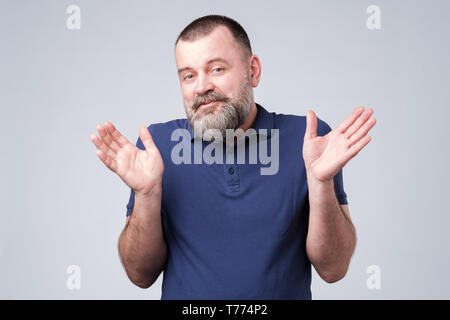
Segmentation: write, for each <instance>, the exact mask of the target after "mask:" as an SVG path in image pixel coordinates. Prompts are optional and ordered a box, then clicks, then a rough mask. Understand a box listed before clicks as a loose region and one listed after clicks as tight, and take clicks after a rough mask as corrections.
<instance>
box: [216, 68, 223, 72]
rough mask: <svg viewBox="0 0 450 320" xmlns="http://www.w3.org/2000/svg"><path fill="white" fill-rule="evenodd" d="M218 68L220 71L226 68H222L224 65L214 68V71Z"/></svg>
mask: <svg viewBox="0 0 450 320" xmlns="http://www.w3.org/2000/svg"><path fill="white" fill-rule="evenodd" d="M216 70H218V71H217V72H220V71H222V70H224V68H222V67H217V68H214V71H216Z"/></svg>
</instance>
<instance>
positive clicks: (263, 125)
mask: <svg viewBox="0 0 450 320" xmlns="http://www.w3.org/2000/svg"><path fill="white" fill-rule="evenodd" d="M255 105H256V110H257V113H256V118H255V120H254V121H253V125H252V126H251V127H252V128H253V129H255V130H256V133H257V134H263V135H266V136H267V138H270V137H271V129H274V128H275V119H274V115H273V113H269V112H268V111H267V110H266V109H264V108H263V107H262V106H261V105H260V104H258V103H255ZM186 129H187V130H188V131H189V135H190V138H191V142H192V141H193V140H194V130H193V129H192V128H191V126H190V125H189V122H188V121H186ZM260 129H266V132H260Z"/></svg>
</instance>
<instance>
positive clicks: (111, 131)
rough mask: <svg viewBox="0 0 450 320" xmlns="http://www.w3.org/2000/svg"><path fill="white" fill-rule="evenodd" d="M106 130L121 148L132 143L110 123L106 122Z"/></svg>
mask: <svg viewBox="0 0 450 320" xmlns="http://www.w3.org/2000/svg"><path fill="white" fill-rule="evenodd" d="M105 128H106V130H107V131H108V133H109V134H110V135H111V137H112V139H113V140H114V141H115V142H116V143H117V145H118V146H119V147H123V146H125V145H126V144H128V143H130V142H129V141H128V139H127V138H125V136H124V135H122V134H121V133H120V132H119V130H117V129H116V127H115V126H114V125H113V124H112V123H111V122H109V121H106V122H105Z"/></svg>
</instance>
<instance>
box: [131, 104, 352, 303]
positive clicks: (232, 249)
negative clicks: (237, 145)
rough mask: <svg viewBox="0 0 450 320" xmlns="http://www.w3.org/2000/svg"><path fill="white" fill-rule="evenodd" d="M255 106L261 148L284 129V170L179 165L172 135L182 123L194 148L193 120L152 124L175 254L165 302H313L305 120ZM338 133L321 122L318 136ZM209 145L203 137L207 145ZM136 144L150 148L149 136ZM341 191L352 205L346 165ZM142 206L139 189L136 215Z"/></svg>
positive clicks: (165, 220)
mask: <svg viewBox="0 0 450 320" xmlns="http://www.w3.org/2000/svg"><path fill="white" fill-rule="evenodd" d="M256 106H257V109H258V112H257V115H256V119H255V121H254V124H253V126H252V128H254V129H255V130H256V132H257V133H258V134H257V135H258V139H257V144H258V148H259V147H260V144H261V143H262V142H264V141H265V142H269V145H270V141H271V140H273V139H274V137H273V136H272V131H271V129H278V134H279V137H278V138H279V168H278V171H277V172H276V174H271V175H262V174H261V170H260V169H261V168H262V167H268V166H269V165H268V164H267V162H262V161H260V159H259V158H258V160H257V163H256V164H255V163H249V162H250V161H248V160H247V161H245V163H243V164H242V163H238V161H234V162H233V163H226V162H227V161H223V163H222V164H221V163H213V164H207V163H205V162H204V161H202V163H201V164H194V163H193V161H192V162H191V163H190V164H189V163H181V164H176V163H174V161H172V150H173V148H174V147H175V145H177V144H179V143H180V141H181V140H182V139H184V137H183V138H182V137H179V138H180V139H179V140H177V141H172V139H171V137H172V133H173V132H174V131H175V130H176V129H179V128H182V129H186V130H185V131H186V132H188V135H187V136H186V137H185V138H186V139H189V140H188V141H189V143H190V144H192V150H193V149H194V148H193V145H194V143H195V142H194V141H195V139H194V133H193V130H192V128H191V127H190V126H189V124H188V122H187V120H186V119H177V120H173V121H169V122H166V123H157V124H152V125H150V126H149V127H148V128H149V131H150V133H151V134H152V137H153V140H154V142H155V144H156V146H157V147H158V149H159V151H160V153H161V156H162V158H163V161H164V175H163V182H162V187H163V191H162V203H161V208H162V209H161V215H162V225H163V232H164V237H165V241H166V243H167V249H168V252H167V253H168V255H167V262H166V266H165V269H164V275H163V284H162V296H161V299H311V290H310V287H311V263H310V261H309V259H308V257H307V254H306V235H307V230H308V215H309V201H308V185H307V180H306V172H305V165H304V161H303V156H302V147H303V137H304V134H305V129H306V117H305V116H296V115H286V114H276V113H274V112H268V111H267V110H265V109H264V108H263V107H262V106H261V105H259V104H256ZM260 129H267V130H261V131H260ZM330 130H331V128H330V127H329V126H328V125H327V124H326V123H325V122H324V121H322V120H321V119H318V132H317V134H318V135H319V136H323V135H325V134H327V133H328V132H329V131H330ZM264 131H266V132H264ZM261 132H263V133H261ZM262 136H264V137H262ZM248 140H250V139H248ZM209 143H211V142H206V141H203V142H202V148H205V147H206V146H207V145H208V144H209ZM136 145H137V147H139V148H140V149H142V150H144V149H145V147H144V145H143V143H142V141H141V140H140V138H139V139H138V141H137V144H136ZM248 148H249V144H246V150H247V151H248ZM268 150H269V153H270V150H271V149H270V146H268ZM192 153H194V152H192ZM225 153H226V152H225V151H224V159H225ZM236 154H237V152H234V156H235V157H236ZM235 160H236V159H235ZM228 162H230V161H228ZM263 163H265V164H263ZM334 187H335V193H336V197H337V200H338V202H339V203H340V204H347V196H346V193H345V192H344V188H343V180H342V170H341V171H340V172H339V173H338V174H337V175H336V176H335V177H334ZM133 205H134V192H133V190H131V194H130V199H129V202H128V204H127V215H130V214H131V213H132V210H133Z"/></svg>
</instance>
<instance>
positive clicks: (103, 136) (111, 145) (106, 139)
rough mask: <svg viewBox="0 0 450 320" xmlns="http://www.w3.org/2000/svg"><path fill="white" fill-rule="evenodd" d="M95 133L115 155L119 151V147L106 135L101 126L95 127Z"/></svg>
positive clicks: (104, 129) (106, 132)
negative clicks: (96, 132)
mask: <svg viewBox="0 0 450 320" xmlns="http://www.w3.org/2000/svg"><path fill="white" fill-rule="evenodd" d="M97 131H98V134H99V135H100V138H101V139H102V141H103V142H104V143H105V144H106V145H107V146H108V147H109V148H110V149H112V150H113V151H114V152H115V153H117V151H119V148H120V147H119V145H118V144H117V143H116V142H115V141H113V139H112V137H111V135H110V134H109V133H108V131H107V130H106V128H105V127H103V126H101V125H99V124H98V125H97Z"/></svg>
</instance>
